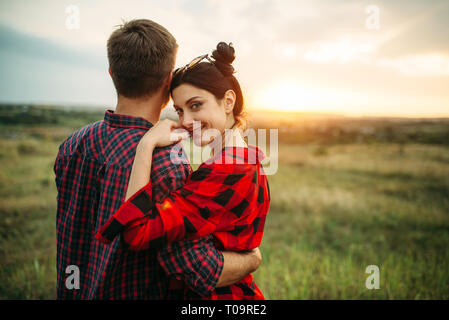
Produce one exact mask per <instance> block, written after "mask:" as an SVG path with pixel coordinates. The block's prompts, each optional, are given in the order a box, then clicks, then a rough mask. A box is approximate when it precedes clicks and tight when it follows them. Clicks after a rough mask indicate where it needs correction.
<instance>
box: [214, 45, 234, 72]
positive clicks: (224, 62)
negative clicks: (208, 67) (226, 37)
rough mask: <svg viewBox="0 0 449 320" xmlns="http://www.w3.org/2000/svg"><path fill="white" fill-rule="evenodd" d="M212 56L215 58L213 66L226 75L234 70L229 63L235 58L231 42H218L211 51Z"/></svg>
mask: <svg viewBox="0 0 449 320" xmlns="http://www.w3.org/2000/svg"><path fill="white" fill-rule="evenodd" d="M212 58H214V59H215V66H216V67H217V69H218V70H220V72H221V73H222V74H223V75H224V76H225V77H226V76H230V75H232V74H233V73H234V72H235V70H234V67H233V66H232V65H231V64H232V62H233V61H234V59H235V50H234V47H233V46H232V43H230V44H227V43H226V42H220V43H219V44H217V49H216V50H214V52H212Z"/></svg>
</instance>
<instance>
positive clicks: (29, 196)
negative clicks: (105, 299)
mask: <svg viewBox="0 0 449 320" xmlns="http://www.w3.org/2000/svg"><path fill="white" fill-rule="evenodd" d="M102 118H103V112H102V111H88V110H74V109H69V108H65V109H64V108H52V107H47V106H11V105H2V106H0V166H1V171H0V215H1V218H0V299H55V297H56V290H55V285H56V267H55V265H56V258H55V255H56V233H55V217H56V187H55V183H54V174H53V164H54V160H55V157H56V154H57V150H58V146H59V144H60V143H61V142H62V141H63V140H64V139H65V138H66V137H67V136H68V135H69V134H70V133H71V132H72V131H74V130H75V129H77V128H79V127H81V126H83V125H85V124H87V123H91V122H94V121H97V120H101V119H102ZM249 119H250V120H251V121H250V124H251V126H253V127H255V128H279V142H280V144H279V167H278V171H277V173H276V174H275V175H271V176H269V177H268V179H269V183H270V191H271V200H272V202H271V208H270V212H269V215H268V219H267V223H266V226H265V233H264V239H263V242H262V245H261V251H262V256H263V263H262V265H261V267H260V268H259V269H258V270H257V271H256V272H255V274H254V275H255V279H256V282H257V284H258V285H259V287H260V288H261V290H262V291H263V292H264V294H265V296H266V298H267V299H449V250H448V249H447V248H448V246H449V119H386V118H345V117H329V116H324V115H321V116H313V117H312V116H310V115H307V114H295V115H283V116H281V115H279V114H276V116H274V115H270V114H261V113H258V114H254V115H250V117H249ZM369 265H377V266H378V267H379V270H380V288H379V289H372V290H369V289H367V288H366V286H365V281H366V279H367V277H368V276H369V274H367V273H366V272H365V271H366V267H367V266H369Z"/></svg>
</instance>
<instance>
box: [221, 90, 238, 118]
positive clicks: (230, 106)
mask: <svg viewBox="0 0 449 320" xmlns="http://www.w3.org/2000/svg"><path fill="white" fill-rule="evenodd" d="M235 99H236V95H235V92H234V90H228V91H226V92H225V95H224V98H223V102H224V108H225V112H226V113H232V110H234V105H235Z"/></svg>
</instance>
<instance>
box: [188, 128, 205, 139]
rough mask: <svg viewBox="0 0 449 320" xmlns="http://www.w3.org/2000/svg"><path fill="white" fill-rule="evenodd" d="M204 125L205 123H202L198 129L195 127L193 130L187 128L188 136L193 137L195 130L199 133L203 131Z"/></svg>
mask: <svg viewBox="0 0 449 320" xmlns="http://www.w3.org/2000/svg"><path fill="white" fill-rule="evenodd" d="M205 127H206V125H202V126H201V127H200V128H199V129H195V130H193V129H189V130H187V131H189V134H190V136H191V137H193V135H194V134H195V132H198V134H199V135H200V133H201V131H203V130H204V128H205Z"/></svg>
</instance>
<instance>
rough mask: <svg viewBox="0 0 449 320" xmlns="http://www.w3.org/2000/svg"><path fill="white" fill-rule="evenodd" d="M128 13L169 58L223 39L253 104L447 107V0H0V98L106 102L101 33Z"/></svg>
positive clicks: (335, 109)
mask: <svg viewBox="0 0 449 320" xmlns="http://www.w3.org/2000/svg"><path fill="white" fill-rule="evenodd" d="M71 5H74V6H76V7H75V9H73V8H74V7H70V6H71ZM73 10H79V28H76V24H75V25H74V24H73V21H74V20H73V19H72V18H73V14H74V12H75V11H73ZM135 18H148V19H152V20H154V21H156V22H158V23H160V24H162V25H164V26H165V27H166V28H167V29H168V30H169V31H170V32H171V33H172V34H173V35H174V36H175V37H176V39H177V41H178V44H179V52H178V60H177V65H178V66H179V65H184V64H186V63H187V62H189V61H190V60H191V59H192V58H194V57H196V56H198V55H201V54H204V53H210V52H211V51H212V50H213V49H214V47H215V46H216V44H217V43H218V42H219V41H226V42H232V43H233V44H234V47H235V49H236V56H237V58H236V60H235V68H236V70H237V74H236V77H237V78H238V79H239V81H240V82H241V84H242V87H243V90H244V94H245V96H246V100H247V106H248V107H251V108H264V109H271V110H279V111H314V112H315V111H317V112H332V113H339V114H347V115H395V116H397V115H401V116H449V1H447V0H441V1H437V0H432V1H430V0H419V1H418V0H385V1H379V0H372V1H352V0H348V1H345V0H316V1H302V0H282V1H279V0H277V1H276V0H260V1H258V0H253V1H247V0H238V1H237V0H236V1H223V0H221V1H220V0H202V1H172V0H164V1H150V0H146V1H99V0H86V1H81V0H78V1H75V0H71V1H64V0H58V1H43V0H40V1H23V0H22V1H20V0H15V1H12V0H11V1H4V0H2V1H1V2H0V43H1V46H0V66H1V71H2V72H1V73H0V102H17V103H21V102H25V103H30V102H31V103H49V104H63V105H96V106H102V107H109V108H114V106H115V103H116V96H115V91H114V87H113V85H112V82H111V80H110V78H109V75H108V72H107V68H108V63H107V57H106V41H107V39H108V37H109V35H110V34H111V32H112V31H113V30H114V26H116V25H118V24H120V23H121V21H122V19H124V20H129V19H135ZM71 19H72V20H71Z"/></svg>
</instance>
